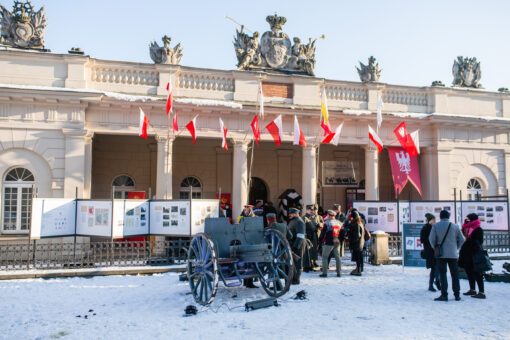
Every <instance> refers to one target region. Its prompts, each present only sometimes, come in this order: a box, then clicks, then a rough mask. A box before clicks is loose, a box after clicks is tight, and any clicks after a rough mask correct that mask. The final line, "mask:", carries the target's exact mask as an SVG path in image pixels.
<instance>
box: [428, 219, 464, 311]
mask: <svg viewBox="0 0 510 340" xmlns="http://www.w3.org/2000/svg"><path fill="white" fill-rule="evenodd" d="M439 218H440V219H441V221H439V222H437V223H435V224H434V225H433V226H432V230H431V231H430V235H429V242H430V245H431V246H432V247H434V255H435V256H436V258H437V261H438V264H439V278H440V279H441V295H440V296H439V297H437V298H435V299H434V300H435V301H448V279H447V278H446V266H448V268H450V275H451V277H452V288H453V295H454V296H455V301H460V283H459V273H458V264H457V259H458V258H459V249H460V247H461V246H462V244H463V243H464V236H462V232H461V231H460V227H459V226H458V225H457V224H455V223H451V222H450V213H449V212H448V211H447V210H442V211H441V213H440V214H439Z"/></svg>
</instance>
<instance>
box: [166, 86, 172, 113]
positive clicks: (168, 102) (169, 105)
mask: <svg viewBox="0 0 510 340" xmlns="http://www.w3.org/2000/svg"><path fill="white" fill-rule="evenodd" d="M166 90H167V91H168V98H167V99H166V114H167V115H168V113H169V112H170V111H171V110H172V104H173V101H174V95H173V88H172V84H171V83H170V82H168V84H166Z"/></svg>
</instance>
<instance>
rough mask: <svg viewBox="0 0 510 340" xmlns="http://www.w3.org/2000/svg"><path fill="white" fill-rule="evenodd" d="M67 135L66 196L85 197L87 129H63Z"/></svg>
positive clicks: (65, 157)
mask: <svg viewBox="0 0 510 340" xmlns="http://www.w3.org/2000/svg"><path fill="white" fill-rule="evenodd" d="M62 132H63V134H64V137H65V155H64V173H65V175H64V176H65V177H64V198H74V197H75V196H76V188H78V198H82V197H83V189H84V182H85V131H84V130H76V129H62Z"/></svg>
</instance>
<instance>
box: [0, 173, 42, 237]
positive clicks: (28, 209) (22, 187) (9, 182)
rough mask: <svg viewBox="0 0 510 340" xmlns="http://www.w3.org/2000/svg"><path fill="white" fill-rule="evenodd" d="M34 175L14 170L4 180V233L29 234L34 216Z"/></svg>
mask: <svg viewBox="0 0 510 340" xmlns="http://www.w3.org/2000/svg"><path fill="white" fill-rule="evenodd" d="M34 181H35V179H34V175H33V174H32V173H31V172H30V171H29V170H27V169H25V168H14V169H12V170H10V171H9V172H7V174H6V175H5V176H4V179H3V195H2V201H3V202H2V231H3V232H5V233H14V234H15V233H28V230H29V228H30V218H31V215H32V188H33V185H34Z"/></svg>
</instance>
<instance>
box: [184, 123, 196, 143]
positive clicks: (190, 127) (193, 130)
mask: <svg viewBox="0 0 510 340" xmlns="http://www.w3.org/2000/svg"><path fill="white" fill-rule="evenodd" d="M197 117H198V116H195V117H194V118H193V119H192V120H191V121H190V122H189V123H188V124H187V125H186V129H188V131H189V133H190V134H191V137H192V138H193V144H195V142H196V129H197Z"/></svg>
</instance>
